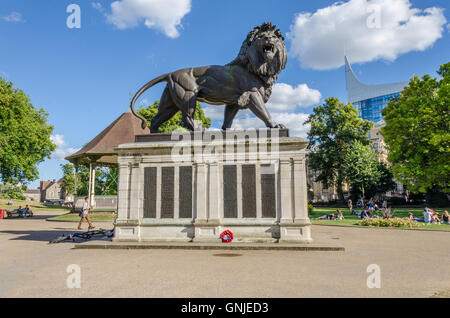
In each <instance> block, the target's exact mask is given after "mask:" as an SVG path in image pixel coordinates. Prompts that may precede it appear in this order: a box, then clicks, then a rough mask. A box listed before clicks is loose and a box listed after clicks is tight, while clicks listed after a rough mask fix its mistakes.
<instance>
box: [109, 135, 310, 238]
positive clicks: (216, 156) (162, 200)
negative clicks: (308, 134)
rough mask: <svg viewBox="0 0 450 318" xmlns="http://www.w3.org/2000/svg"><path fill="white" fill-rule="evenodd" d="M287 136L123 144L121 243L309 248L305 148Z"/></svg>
mask: <svg viewBox="0 0 450 318" xmlns="http://www.w3.org/2000/svg"><path fill="white" fill-rule="evenodd" d="M287 135H288V133H287V132H286V131H283V130H281V131H280V130H258V131H256V130H249V131H227V132H222V131H217V132H215V131H210V132H206V133H202V132H196V133H183V134H172V135H149V136H138V137H137V141H138V142H136V143H131V144H124V145H120V146H119V147H118V148H117V149H116V151H117V152H118V155H119V159H118V160H119V193H118V218H117V220H116V231H115V238H114V240H115V241H121V242H122V241H131V242H145V241H194V242H220V234H221V233H222V232H223V231H225V230H230V231H232V232H233V233H234V238H235V239H234V242H298V243H310V242H311V241H312V239H311V229H310V228H311V223H310V220H309V217H308V207H307V188H306V170H305V151H306V147H307V145H308V144H307V142H305V141H304V140H303V139H301V138H289V137H287Z"/></svg>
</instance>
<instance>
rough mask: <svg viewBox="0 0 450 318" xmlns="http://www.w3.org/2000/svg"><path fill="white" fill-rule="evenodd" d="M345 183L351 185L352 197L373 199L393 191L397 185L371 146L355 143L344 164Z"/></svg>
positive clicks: (351, 146) (348, 150)
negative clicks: (377, 195)
mask: <svg viewBox="0 0 450 318" xmlns="http://www.w3.org/2000/svg"><path fill="white" fill-rule="evenodd" d="M342 169H343V171H344V174H345V181H346V182H347V183H348V184H349V185H350V187H351V192H352V197H353V198H354V199H355V198H359V197H360V196H362V197H363V198H366V199H367V198H369V197H373V196H375V195H376V194H378V193H386V192H387V191H389V190H392V189H393V187H394V185H395V183H394V181H393V180H392V174H390V172H389V169H388V168H387V167H386V166H385V165H384V164H383V163H380V162H378V160H377V158H376V154H375V153H374V152H373V151H372V150H371V149H370V146H369V145H364V144H362V143H361V142H360V141H354V142H353V143H352V144H351V145H350V147H349V148H348V149H347V153H346V155H345V158H344V160H343V162H342Z"/></svg>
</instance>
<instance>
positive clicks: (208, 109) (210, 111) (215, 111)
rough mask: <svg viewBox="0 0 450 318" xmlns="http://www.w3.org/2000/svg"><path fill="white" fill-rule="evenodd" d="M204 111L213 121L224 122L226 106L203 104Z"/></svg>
mask: <svg viewBox="0 0 450 318" xmlns="http://www.w3.org/2000/svg"><path fill="white" fill-rule="evenodd" d="M202 109H203V112H204V113H205V116H206V117H209V118H211V119H212V120H223V117H224V113H225V107H224V106H210V105H205V104H203V105H202Z"/></svg>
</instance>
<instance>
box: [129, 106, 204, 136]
mask: <svg viewBox="0 0 450 318" xmlns="http://www.w3.org/2000/svg"><path fill="white" fill-rule="evenodd" d="M158 108H159V101H155V102H154V103H153V104H152V105H149V106H148V107H144V106H141V108H140V109H138V110H137V113H138V114H139V115H141V116H142V117H144V118H145V119H147V122H148V125H150V124H151V120H152V119H153V117H155V116H156V114H157V113H158ZM194 120H196V121H198V122H199V123H201V126H202V127H205V128H209V127H211V119H210V118H208V117H206V116H205V113H204V112H203V109H202V106H201V104H200V103H199V102H197V108H196V110H195V114H194ZM179 129H184V130H186V131H187V129H186V127H185V125H184V123H183V121H182V120H181V112H178V113H176V115H175V116H173V117H172V118H171V119H170V120H168V121H167V122H165V123H164V124H162V125H161V127H160V128H159V132H160V133H172V132H174V131H175V130H179Z"/></svg>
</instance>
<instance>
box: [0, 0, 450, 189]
mask: <svg viewBox="0 0 450 318" xmlns="http://www.w3.org/2000/svg"><path fill="white" fill-rule="evenodd" d="M69 4H78V5H79V6H80V8H81V28H80V29H69V28H68V27H67V25H66V19H67V17H68V16H69V13H67V12H66V8H67V6H68V5H69ZM318 10H320V11H318ZM263 21H271V22H273V23H274V24H276V25H277V26H278V27H279V28H280V29H281V30H282V32H283V33H284V34H287V33H289V34H288V35H287V36H286V37H287V40H286V44H287V47H288V51H289V60H288V65H287V68H286V69H285V71H284V72H283V73H282V74H281V75H280V78H279V81H278V85H277V87H276V88H274V96H273V98H272V99H271V101H270V102H269V105H268V107H269V109H270V111H271V112H272V113H273V117H274V118H275V119H276V120H277V121H280V122H282V123H285V124H286V125H287V126H288V127H289V128H291V130H292V131H293V132H294V134H296V135H299V136H305V134H306V131H307V127H303V126H302V122H303V121H304V120H305V118H306V116H307V115H308V114H309V113H311V111H312V109H313V107H314V106H316V105H318V104H320V103H322V102H323V100H324V99H325V98H327V97H331V96H335V97H339V98H340V99H341V100H343V101H347V93H346V90H345V81H344V68H343V66H342V65H343V61H344V58H343V55H344V54H347V55H348V56H349V59H350V61H351V62H353V68H354V70H355V72H356V73H357V75H358V76H359V78H360V79H361V80H362V81H363V82H365V83H367V84H378V83H387V82H397V81H405V80H408V79H409V78H410V77H411V76H412V75H413V74H417V75H423V74H425V73H430V74H433V75H434V74H435V72H436V70H437V69H438V68H439V65H440V64H443V63H446V62H449V57H450V55H449V52H450V41H449V36H450V27H449V25H448V21H449V12H448V1H447V0H352V1H350V2H349V1H345V2H343V3H339V4H335V1H324V0H320V1H306V0H302V1H300V0H297V1H293V0H292V1H288V0H280V1H274V0H245V1H237V0H229V1H215V0H164V1H163V0H120V1H115V2H114V3H112V1H104V0H103V1H102V0H98V1H87V0H78V1H77V0H70V1H65V0H46V1H29V0H2V1H1V4H0V34H1V36H2V41H1V43H2V47H1V49H0V76H1V77H4V78H6V79H7V80H9V81H13V82H14V83H15V85H16V86H17V87H19V88H21V89H23V90H24V91H25V92H26V93H27V94H28V95H29V96H30V98H31V100H32V103H33V104H34V105H35V106H36V107H42V108H44V109H45V110H46V111H47V112H48V113H49V122H50V123H51V124H52V125H54V127H55V129H54V134H55V135H57V136H55V139H54V140H55V142H56V143H57V144H58V145H59V148H58V150H57V152H56V153H55V154H54V156H53V158H52V159H51V160H47V161H46V162H44V163H42V164H41V165H40V166H39V171H40V177H41V179H54V178H59V177H60V176H61V170H60V168H59V165H60V164H61V163H64V161H63V160H61V157H63V156H64V155H66V154H69V153H70V152H71V151H73V150H74V149H79V148H81V147H82V146H83V144H85V143H86V142H88V141H90V140H91V139H92V138H94V137H95V136H96V135H97V134H98V133H99V132H100V131H102V130H103V129H104V128H105V127H106V126H107V125H109V124H110V123H111V122H112V121H113V120H115V119H116V118H117V117H118V116H120V114H121V113H123V112H125V111H126V110H127V109H128V104H129V99H130V94H134V93H135V92H136V91H137V89H139V88H140V87H141V86H142V85H143V84H144V83H146V82H147V81H148V80H150V79H152V78H154V77H156V76H158V75H160V74H163V73H166V72H170V71H174V70H176V69H179V68H184V67H190V66H200V65H209V64H226V63H228V62H230V61H231V60H232V59H233V58H234V57H235V56H236V55H237V53H238V51H239V48H240V45H241V43H242V41H243V39H244V38H245V37H246V35H247V33H248V32H249V31H250V30H251V29H252V28H253V27H254V26H256V25H259V24H261V23H262V22H263ZM163 88H164V86H163V85H160V86H158V87H155V88H153V89H151V90H150V91H148V92H147V93H146V94H145V96H143V97H142V99H141V100H142V101H143V102H153V101H154V100H155V99H159V97H160V94H161V92H162V89H163ZM206 111H207V114H208V115H210V116H211V117H212V118H213V125H214V126H215V127H220V126H221V116H222V112H223V109H222V108H220V107H219V108H218V107H207V108H206ZM248 124H250V125H260V123H259V121H258V120H257V119H255V118H254V117H253V116H251V114H250V113H248V112H243V113H241V114H240V115H239V117H238V119H237V121H236V125H235V127H241V126H242V127H243V126H245V125H248ZM31 186H33V187H34V186H37V182H34V183H32V184H31Z"/></svg>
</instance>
